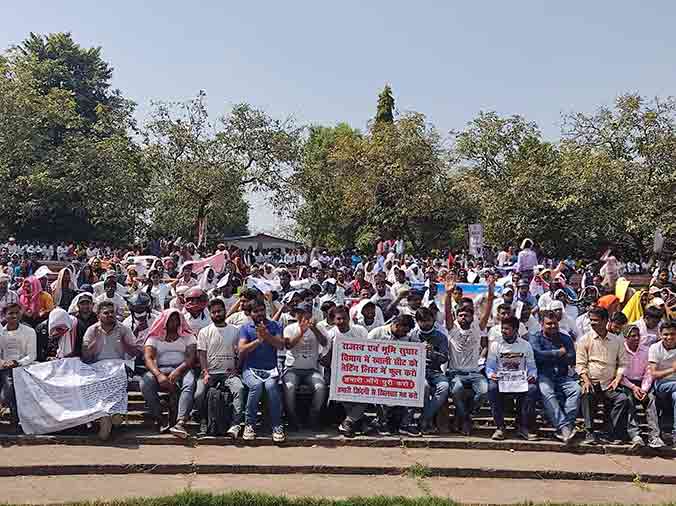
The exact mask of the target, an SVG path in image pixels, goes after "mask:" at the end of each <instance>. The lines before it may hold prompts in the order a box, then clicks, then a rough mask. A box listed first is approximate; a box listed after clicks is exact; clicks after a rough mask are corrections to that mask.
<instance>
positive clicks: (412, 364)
mask: <svg viewBox="0 0 676 506" xmlns="http://www.w3.org/2000/svg"><path fill="white" fill-rule="evenodd" d="M425 354H426V351H425V345H424V344H422V343H409V342H399V341H376V340H367V341H362V340H360V339H347V338H344V337H337V338H336V339H335V341H334V342H333V357H332V361H331V391H330V399H331V400H335V401H342V402H360V403H366V404H384V405H387V406H409V407H416V408H421V407H422V406H423V401H424V394H425Z"/></svg>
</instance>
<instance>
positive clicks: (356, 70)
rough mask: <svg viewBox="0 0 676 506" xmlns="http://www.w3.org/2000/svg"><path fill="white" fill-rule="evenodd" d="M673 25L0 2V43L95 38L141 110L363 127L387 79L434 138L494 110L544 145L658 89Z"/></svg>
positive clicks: (444, 12)
mask: <svg viewBox="0 0 676 506" xmlns="http://www.w3.org/2000/svg"><path fill="white" fill-rule="evenodd" d="M675 20H676V3H674V2H669V1H663V2H659V1H658V2H637V1H625V0H615V1H601V0H599V1H596V0H586V1H579V0H569V1H566V2H561V1H559V2H557V1H549V0H539V1H537V0H511V1H493V2H488V1H479V0H476V1H469V2H453V1H446V2H442V1H437V2H432V1H422V0H419V1H417V2H411V1H407V2H404V1H394V0H390V1H388V2H385V1H365V0H361V1H354V0H343V1H341V2H335V3H328V2H317V1H276V2H272V1H271V2H256V1H249V2H230V1H216V0H214V1H211V2H207V1H193V2H188V1H185V0H182V1H178V0H164V1H143V0H135V1H131V0H116V1H114V2H103V1H96V0H86V1H85V0H72V1H68V0H64V1H61V2H54V1H48V0H43V1H36V0H22V1H21V2H1V3H0V23H1V25H2V30H0V48H3V49H5V48H7V47H9V46H11V45H12V44H15V43H18V42H20V41H21V40H22V39H24V38H25V37H26V35H27V34H28V32H30V31H34V32H38V33H48V32H56V31H70V32H72V33H73V36H74V38H75V39H76V40H77V41H78V42H79V43H81V44H83V45H86V46H93V45H96V46H102V47H103V56H104V58H106V59H107V60H108V61H110V62H111V63H112V65H113V67H114V68H115V74H114V85H115V86H116V87H118V88H120V89H121V90H122V91H123V93H124V95H125V96H127V97H129V98H131V99H133V100H134V101H136V102H137V103H138V104H139V107H138V115H139V119H140V120H143V117H144V114H145V112H146V111H147V110H148V105H149V102H150V100H157V99H161V100H181V99H187V98H189V97H192V96H194V95H195V94H196V93H197V92H198V91H199V90H200V89H203V90H205V91H206V92H207V94H208V101H209V108H210V111H211V112H212V113H213V114H214V115H217V114H220V113H222V112H224V111H225V110H227V108H228V107H229V106H230V105H232V104H234V103H238V102H249V103H252V104H254V105H256V106H259V107H262V108H264V109H265V110H266V111H268V112H269V113H270V114H272V115H274V116H278V117H285V116H288V115H293V116H294V117H295V118H296V119H297V120H298V121H300V122H302V123H322V124H335V123H337V122H340V121H346V122H348V123H350V124H351V125H353V126H355V127H364V126H365V124H366V122H367V121H368V119H369V118H370V117H371V116H372V115H373V113H374V109H375V103H376V98H377V94H378V92H379V90H380V89H381V88H382V87H383V85H384V84H386V83H389V84H391V85H392V87H393V89H394V94H395V98H396V100H397V108H398V109H399V110H417V111H420V112H423V113H425V114H426V115H427V116H428V118H429V119H430V120H431V121H432V122H433V123H434V124H435V125H436V126H437V127H438V128H439V130H440V131H442V132H447V131H449V130H451V129H460V128H462V127H463V126H464V125H465V124H466V123H467V121H469V120H470V119H472V117H474V116H475V115H476V114H477V112H478V111H480V110H496V111H498V112H499V113H501V114H514V113H518V114H522V115H524V116H525V117H526V118H528V119H530V120H532V121H535V122H537V123H538V125H539V126H540V128H541V129H542V131H543V132H544V134H545V136H546V137H548V138H550V139H556V138H557V137H558V135H559V131H560V123H561V122H560V117H561V114H562V113H564V112H569V111H592V110H593V109H594V108H595V107H597V106H598V105H601V104H610V103H611V102H612V100H613V99H614V97H615V96H616V95H618V94H620V93H623V92H626V91H638V92H640V93H641V94H643V95H646V96H655V95H660V96H666V95H673V94H674V93H675V90H676V67H675V62H676V51H675V49H676V29H675V28H674V21H675ZM252 202H253V209H252V212H251V223H250V226H251V228H252V229H253V230H273V229H274V227H275V219H274V218H273V215H272V213H271V211H270V209H269V208H268V207H267V206H266V203H265V198H264V197H263V196H260V195H259V196H254V197H253V198H252Z"/></svg>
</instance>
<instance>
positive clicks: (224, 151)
mask: <svg viewBox="0 0 676 506" xmlns="http://www.w3.org/2000/svg"><path fill="white" fill-rule="evenodd" d="M205 99H206V95H205V94H204V93H203V92H200V94H199V95H198V96H197V97H196V98H195V99H193V100H190V101H187V102H184V103H164V102H157V103H155V104H154V109H153V112H152V117H151V120H150V122H149V123H148V125H147V128H146V129H145V134H144V146H145V149H144V155H145V161H146V164H147V165H148V166H149V167H151V168H152V171H153V180H152V184H151V191H150V195H151V196H152V202H151V207H150V208H151V211H150V222H151V226H152V227H153V228H154V229H155V230H156V231H158V232H161V233H169V234H176V235H182V236H184V237H186V236H194V237H195V238H198V236H199V233H198V230H199V229H200V227H202V226H203V225H204V224H205V223H206V224H207V233H209V232H211V233H212V234H213V233H219V234H226V235H230V234H233V233H234V234H238V233H245V232H246V230H247V223H248V205H247V204H246V202H245V200H244V194H245V191H246V190H247V189H252V190H270V191H276V190H280V189H281V188H283V187H284V185H285V181H286V178H287V172H288V171H289V167H290V166H293V165H294V164H295V163H296V161H297V159H298V157H299V152H300V145H301V144H300V137H301V133H302V130H301V129H300V128H298V127H297V126H296V125H295V124H294V123H293V122H292V121H291V120H286V121H280V120H275V119H272V118H270V117H269V116H267V115H266V114H265V113H264V112H263V111H260V110H257V109H254V108H252V107H251V106H249V105H247V104H238V105H236V106H235V107H233V109H232V110H231V111H230V112H229V113H228V114H227V115H225V116H223V117H222V118H220V120H219V123H218V126H214V125H213V124H212V123H211V122H210V120H209V115H208V112H207V109H206V105H205ZM205 220H207V221H205Z"/></svg>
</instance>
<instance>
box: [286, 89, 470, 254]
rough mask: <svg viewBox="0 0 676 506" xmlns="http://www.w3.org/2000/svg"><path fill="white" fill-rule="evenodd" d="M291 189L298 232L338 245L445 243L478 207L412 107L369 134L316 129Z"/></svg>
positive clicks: (429, 127)
mask: <svg viewBox="0 0 676 506" xmlns="http://www.w3.org/2000/svg"><path fill="white" fill-rule="evenodd" d="M381 97H382V95H381ZM290 188H291V190H292V192H293V194H294V195H295V196H296V200H295V201H294V202H295V206H294V207H292V208H291V209H290V215H291V217H292V218H294V219H295V220H296V222H297V224H298V228H299V230H300V232H301V235H302V236H303V237H304V238H306V239H309V240H310V241H311V242H313V243H321V244H324V245H327V246H331V247H334V248H338V247H348V246H355V245H356V246H358V247H359V248H360V249H362V250H373V249H374V247H375V243H376V241H377V239H378V238H379V237H387V238H394V237H396V238H399V237H401V238H404V239H405V240H406V241H408V242H409V243H410V244H411V245H412V246H413V248H414V249H415V250H416V251H420V252H421V251H423V250H424V249H425V248H428V247H433V246H448V245H449V242H451V241H455V240H456V239H457V238H458V237H462V236H463V235H462V233H460V234H458V227H462V224H463V223H465V220H467V219H471V218H470V217H468V213H471V212H473V210H472V209H470V208H469V207H467V205H466V199H465V198H464V196H463V195H462V194H461V193H459V192H457V191H456V190H455V175H454V174H452V173H451V171H450V170H449V165H448V151H447V149H446V148H445V146H444V142H443V139H442V138H441V136H440V135H439V133H438V132H437V131H436V130H435V129H434V127H433V126H432V125H430V124H429V123H428V122H427V121H426V118H425V116H424V115H422V114H419V113H414V112H411V113H406V114H403V115H401V116H399V117H398V118H397V119H394V120H393V121H392V123H390V124H388V126H387V128H383V123H378V122H374V123H373V124H372V125H371V127H370V128H369V130H368V131H367V132H365V133H360V132H359V131H357V130H354V129H352V128H350V127H349V126H348V125H345V124H340V125H338V126H336V127H333V128H331V127H320V126H318V127H313V128H311V129H310V135H309V137H308V140H307V142H306V144H305V150H304V157H303V163H302V164H301V165H300V166H299V167H298V169H297V171H296V172H295V174H294V176H293V178H292V185H291V187H290ZM454 245H457V244H454Z"/></svg>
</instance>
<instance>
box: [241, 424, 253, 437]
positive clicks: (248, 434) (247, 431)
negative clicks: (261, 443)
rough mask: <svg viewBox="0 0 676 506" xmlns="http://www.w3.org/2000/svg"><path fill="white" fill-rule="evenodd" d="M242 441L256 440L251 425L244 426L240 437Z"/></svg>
mask: <svg viewBox="0 0 676 506" xmlns="http://www.w3.org/2000/svg"><path fill="white" fill-rule="evenodd" d="M242 439H244V441H253V440H254V439H256V429H255V428H254V426H253V425H248V424H247V425H245V426H244V435H243V436H242Z"/></svg>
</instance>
